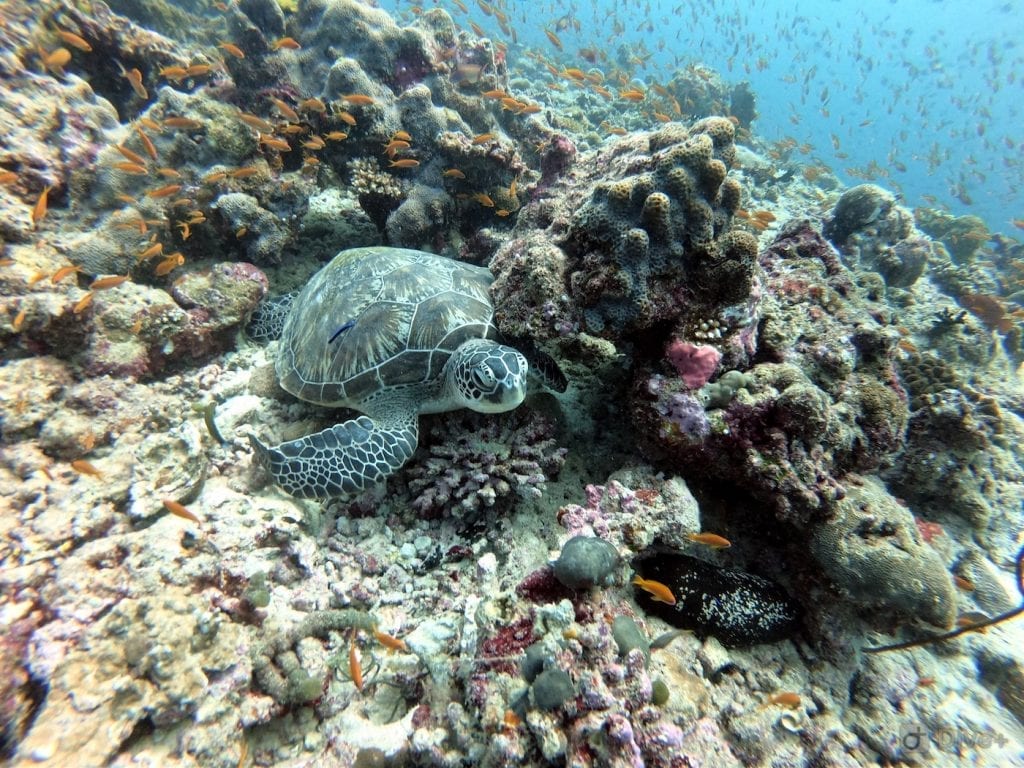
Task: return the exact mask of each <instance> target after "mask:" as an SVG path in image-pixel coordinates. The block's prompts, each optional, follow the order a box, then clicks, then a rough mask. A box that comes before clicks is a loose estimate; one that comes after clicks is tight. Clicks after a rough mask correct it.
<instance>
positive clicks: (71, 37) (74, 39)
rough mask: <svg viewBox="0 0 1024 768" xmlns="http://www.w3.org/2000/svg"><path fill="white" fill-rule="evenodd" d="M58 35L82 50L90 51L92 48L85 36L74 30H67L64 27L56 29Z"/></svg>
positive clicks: (73, 46)
mask: <svg viewBox="0 0 1024 768" xmlns="http://www.w3.org/2000/svg"><path fill="white" fill-rule="evenodd" d="M54 32H56V33H57V37H59V38H60V39H61V40H63V41H64V42H65V43H67V44H68V45H70V46H71V47H72V48H77V49H78V50H80V51H85V52H86V53H89V52H90V51H91V50H92V46H91V45H89V43H88V42H87V41H86V40H85V38H83V37H80V36H79V35H76V34H75V33H74V32H66V31H64V30H63V29H55V30H54Z"/></svg>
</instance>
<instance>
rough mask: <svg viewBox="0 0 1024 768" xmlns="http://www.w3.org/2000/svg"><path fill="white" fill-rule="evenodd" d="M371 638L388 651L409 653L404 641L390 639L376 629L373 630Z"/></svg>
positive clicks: (395, 638)
mask: <svg viewBox="0 0 1024 768" xmlns="http://www.w3.org/2000/svg"><path fill="white" fill-rule="evenodd" d="M373 636H374V638H375V639H376V640H377V642H378V643H380V644H381V645H383V646H384V647H385V648H387V649H388V650H390V651H402V652H403V653H407V652H408V651H409V646H408V645H406V644H405V640H402V639H401V638H398V637H392V636H391V635H389V634H386V633H384V632H381V631H379V630H376V629H375V630H373Z"/></svg>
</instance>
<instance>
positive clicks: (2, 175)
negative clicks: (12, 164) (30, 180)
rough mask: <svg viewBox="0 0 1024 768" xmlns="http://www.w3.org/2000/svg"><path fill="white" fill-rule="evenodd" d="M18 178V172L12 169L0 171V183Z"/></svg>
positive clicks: (11, 181) (11, 182) (10, 181)
mask: <svg viewBox="0 0 1024 768" xmlns="http://www.w3.org/2000/svg"><path fill="white" fill-rule="evenodd" d="M17 180H18V174H16V173H15V172H14V171H0V184H13V183H14V182H15V181H17Z"/></svg>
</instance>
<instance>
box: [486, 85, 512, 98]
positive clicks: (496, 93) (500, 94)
mask: <svg viewBox="0 0 1024 768" xmlns="http://www.w3.org/2000/svg"><path fill="white" fill-rule="evenodd" d="M480 95H481V96H483V97H484V98H485V99H507V98H509V95H508V94H507V93H505V92H504V91H503V90H501V89H500V88H495V89H494V90H492V91H484V92H483V93H482V94H480Z"/></svg>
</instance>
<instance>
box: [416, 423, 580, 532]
mask: <svg viewBox="0 0 1024 768" xmlns="http://www.w3.org/2000/svg"><path fill="white" fill-rule="evenodd" d="M430 435H431V437H430V443H431V446H430V448H429V451H430V455H429V456H428V457H427V458H426V459H425V460H424V461H422V462H417V463H415V464H414V465H413V466H411V467H410V468H409V470H408V472H407V474H408V476H409V477H410V480H409V489H410V490H411V491H412V492H413V493H414V494H415V496H416V498H415V499H414V500H413V502H412V507H413V509H415V510H416V511H418V512H419V513H421V514H431V515H436V514H454V513H465V512H473V511H477V510H480V509H487V508H492V507H503V506H506V505H508V504H509V503H510V502H511V501H512V500H513V499H514V498H515V496H516V495H518V496H535V497H536V496H540V495H541V493H542V492H543V490H544V485H545V482H546V481H547V480H548V478H552V477H556V476H557V475H558V472H559V471H560V470H561V468H562V464H564V463H565V454H566V449H565V448H559V447H557V445H556V443H555V440H554V437H553V425H552V424H551V422H550V421H549V420H548V419H546V418H545V417H544V416H542V415H540V414H538V413H530V412H528V411H526V410H525V409H520V410H518V411H513V412H512V413H510V414H508V415H505V416H502V417H497V418H496V417H493V416H492V417H487V418H485V417H482V416H480V415H478V414H475V413H470V412H466V411H460V412H457V413H453V414H450V415H448V416H446V417H444V418H442V419H440V420H439V421H438V422H436V423H435V425H434V427H433V428H432V429H431V431H430Z"/></svg>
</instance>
